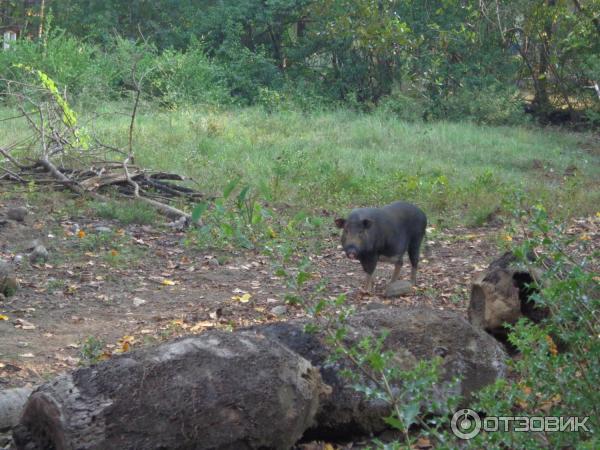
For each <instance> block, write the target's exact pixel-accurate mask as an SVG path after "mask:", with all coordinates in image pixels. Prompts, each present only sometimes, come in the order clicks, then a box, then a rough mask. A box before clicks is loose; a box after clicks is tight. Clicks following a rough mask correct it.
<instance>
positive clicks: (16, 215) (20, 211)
mask: <svg viewBox="0 0 600 450" xmlns="http://www.w3.org/2000/svg"><path fill="white" fill-rule="evenodd" d="M28 212H29V211H27V208H25V207H24V206H17V207H15V208H10V209H9V210H8V211H7V212H6V217H8V218H9V219H11V220H14V221H17V222H23V221H24V220H25V216H26V215H27V213H28Z"/></svg>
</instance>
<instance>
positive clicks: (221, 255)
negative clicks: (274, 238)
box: [0, 186, 598, 389]
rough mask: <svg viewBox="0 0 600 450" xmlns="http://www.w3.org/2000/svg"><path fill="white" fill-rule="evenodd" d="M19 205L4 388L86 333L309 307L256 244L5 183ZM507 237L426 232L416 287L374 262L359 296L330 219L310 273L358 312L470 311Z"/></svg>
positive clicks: (140, 334)
mask: <svg viewBox="0 0 600 450" xmlns="http://www.w3.org/2000/svg"><path fill="white" fill-rule="evenodd" d="M1 187H2V186H0V192H1V190H2V189H1ZM13 206H26V207H27V208H28V210H29V214H28V216H27V217H26V218H25V221H24V222H22V223H21V222H16V221H11V220H8V221H5V223H4V225H0V258H1V259H4V260H5V261H9V262H13V264H14V265H15V269H16V274H17V277H18V280H19V283H20V288H19V290H18V291H17V294H16V295H15V296H13V297H10V298H8V299H4V300H3V301H0V315H3V316H5V317H4V318H5V320H0V389H5V388H9V387H19V386H24V385H36V384H39V383H41V382H43V381H45V380H47V379H49V378H51V377H52V376H54V375H55V374H57V373H59V372H62V371H65V370H69V369H72V368H76V367H78V365H80V364H81V363H83V362H85V358H86V356H89V352H90V350H89V345H88V346H87V350H86V346H84V345H83V344H84V342H86V340H87V342H88V344H89V343H90V342H93V341H90V340H89V339H90V338H93V339H94V340H96V342H97V341H101V342H102V343H103V344H104V345H103V347H102V350H101V351H102V352H103V353H104V356H103V357H109V356H110V354H111V353H115V352H121V351H126V350H128V349H130V348H136V347H138V346H141V345H145V344H148V343H152V342H159V341H162V340H164V339H166V338H169V337H174V336H178V335H181V334H186V333H198V332H201V331H203V330H205V329H210V328H213V327H220V328H226V329H231V328H237V327H241V326H247V325H252V324H257V323H262V322H267V321H274V320H287V319H291V318H296V317H302V316H304V315H305V312H304V311H303V309H302V308H301V307H299V306H292V305H287V306H285V307H283V305H285V301H284V296H285V294H286V292H289V289H288V288H287V287H286V280H285V279H283V278H280V277H277V276H275V275H274V273H275V271H274V267H273V264H272V262H271V261H270V260H269V258H268V257H267V256H265V255H264V254H263V253H262V252H261V251H260V250H254V251H245V252H235V253H234V252H229V253H228V252H222V251H221V252H216V253H215V252H211V251H206V250H202V249H200V248H198V247H197V246H194V245H191V246H190V245H186V243H185V240H186V234H185V232H175V231H173V230H172V229H169V228H167V227H165V225H164V224H162V225H157V226H147V225H146V226H141V225H128V226H123V225H122V224H119V223H116V222H113V221H107V220H95V219H90V218H86V217H68V216H66V215H65V214H64V213H61V214H58V213H56V212H55V209H56V208H55V206H56V205H55V204H54V201H47V202H43V201H42V202H36V203H35V204H28V203H27V201H26V198H25V195H23V196H19V195H14V194H12V195H10V196H6V195H4V196H3V195H2V194H1V193H0V217H1V216H2V215H3V214H4V213H5V212H6V210H7V209H8V208H10V207H13ZM596 222H597V221H596ZM0 223H2V222H1V221H0ZM98 227H107V228H110V230H111V231H112V232H114V233H115V236H123V238H124V239H125V238H127V239H126V242H128V246H127V247H120V246H119V243H118V242H117V241H115V242H114V247H115V248H114V249H111V250H108V251H107V250H106V249H104V248H100V249H99V248H87V249H86V248H85V246H82V242H84V240H85V242H88V243H91V244H90V246H91V247H93V244H94V242H96V241H94V237H95V236H96V235H100V234H101V231H98ZM79 230H82V231H79ZM101 230H102V228H101ZM502 235H503V232H502V230H501V229H500V228H499V227H486V228H477V229H463V228H456V229H452V230H449V231H444V232H439V231H436V232H434V233H430V235H429V248H430V254H428V255H427V256H424V257H423V259H422V261H421V267H420V271H419V280H418V287H417V288H416V289H414V290H413V292H411V293H409V294H407V295H404V296H402V297H399V298H395V299H386V298H384V297H383V295H382V293H383V291H384V288H385V283H386V281H387V279H388V278H389V277H390V276H391V272H392V266H391V265H386V264H381V265H380V266H379V267H378V269H377V272H376V275H377V285H376V290H375V295H370V296H369V295H365V294H362V293H361V292H360V290H359V287H360V286H361V284H362V281H363V273H362V270H361V268H360V265H359V264H357V263H354V262H352V261H350V260H348V259H346V258H345V257H344V255H343V253H342V252H341V249H340V248H339V237H338V233H337V230H335V228H334V227H333V224H332V226H331V233H330V235H329V237H328V238H326V240H325V242H323V243H322V246H321V247H322V248H324V249H325V250H324V251H322V252H321V253H320V254H314V255H309V257H310V259H311V261H312V263H313V264H312V268H311V272H312V274H313V282H316V281H317V280H319V279H326V280H328V289H327V291H326V292H327V295H330V296H335V295H338V294H340V293H347V294H348V297H349V299H350V301H351V302H353V303H354V305H355V306H356V307H357V309H359V310H360V309H363V308H368V307H369V305H371V304H373V303H396V304H401V303H412V304H417V303H426V304H428V305H431V306H433V307H435V308H450V309H456V310H459V311H462V312H464V311H465V310H466V307H467V304H468V297H469V289H470V280H471V278H472V277H473V276H474V275H476V274H477V273H479V272H481V271H483V270H484V269H485V268H486V267H487V265H488V264H489V263H490V262H491V261H492V260H493V259H494V258H495V257H496V256H498V255H499V252H500V250H498V243H499V242H501V238H502ZM597 235H598V233H597V223H596V235H595V236H597ZM34 239H38V240H39V241H40V242H42V243H43V244H44V245H45V246H46V247H47V249H48V251H49V254H50V257H49V259H48V261H47V262H46V263H38V264H31V263H30V262H29V260H28V258H27V251H26V249H27V247H28V246H30V242H31V241H32V240H34ZM109 244H111V243H109ZM109 246H110V245H109ZM99 247H101V246H99ZM19 255H22V260H21V261H20V263H19V259H20V258H21V256H19ZM111 258H112V259H111ZM409 273H410V268H409V265H408V264H406V265H405V267H404V268H403V272H402V277H403V278H404V279H408V277H409ZM244 294H249V295H250V297H249V298H248V296H247V295H244ZM278 306H279V308H277V307H278ZM274 308H275V309H274ZM86 352H87V353H86ZM82 359H83V360H82Z"/></svg>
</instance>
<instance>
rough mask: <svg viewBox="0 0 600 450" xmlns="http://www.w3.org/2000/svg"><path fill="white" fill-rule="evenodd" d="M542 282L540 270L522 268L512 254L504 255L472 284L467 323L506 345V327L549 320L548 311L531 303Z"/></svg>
mask: <svg viewBox="0 0 600 450" xmlns="http://www.w3.org/2000/svg"><path fill="white" fill-rule="evenodd" d="M541 278H542V272H541V271H540V270H539V269H537V268H535V267H522V266H520V265H519V264H518V263H517V261H516V258H515V257H514V255H513V254H512V253H511V252H507V253H505V254H504V255H502V256H501V257H500V258H498V259H497V260H495V261H493V262H492V263H491V264H490V265H489V267H488V269H487V270H486V271H485V272H483V273H481V274H479V275H478V276H477V277H476V278H475V279H474V280H473V285H472V287H471V299H470V302H469V309H468V316H469V322H471V324H472V325H473V326H475V327H477V328H480V329H483V330H485V331H486V332H488V333H489V334H491V335H493V336H494V337H496V338H497V339H499V340H500V341H502V342H506V338H507V334H508V329H507V328H506V324H511V325H512V324H515V323H517V321H518V320H519V319H520V318H522V317H527V318H529V319H530V320H532V321H534V322H539V321H541V320H542V319H544V318H546V317H548V315H549V311H548V310H547V309H545V308H540V307H537V306H536V305H535V303H534V302H533V300H531V296H532V295H533V294H534V293H535V292H536V288H535V284H536V281H538V282H539V280H541Z"/></svg>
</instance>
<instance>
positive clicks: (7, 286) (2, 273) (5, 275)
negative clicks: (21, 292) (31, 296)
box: [0, 259, 19, 297]
mask: <svg viewBox="0 0 600 450" xmlns="http://www.w3.org/2000/svg"><path fill="white" fill-rule="evenodd" d="M18 286H19V284H18V283H17V277H16V276H15V273H14V271H13V268H12V266H11V265H10V264H9V263H7V262H6V261H4V260H2V259H0V294H3V295H4V296H5V297H10V296H12V295H14V294H15V292H16V291H17V288H18Z"/></svg>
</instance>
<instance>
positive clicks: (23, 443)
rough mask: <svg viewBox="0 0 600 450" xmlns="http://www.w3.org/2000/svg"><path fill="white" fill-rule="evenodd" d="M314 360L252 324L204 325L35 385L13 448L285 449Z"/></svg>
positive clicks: (315, 381) (311, 395)
mask: <svg viewBox="0 0 600 450" xmlns="http://www.w3.org/2000/svg"><path fill="white" fill-rule="evenodd" d="M328 391H329V388H328V387H327V386H326V385H324V384H323V382H322V381H321V376H320V375H319V371H318V369H316V368H314V367H313V366H312V365H311V364H310V363H309V362H308V361H307V360H305V359H304V358H302V357H300V356H299V355H298V354H296V353H294V352H292V351H290V350H289V349H288V348H287V347H285V346H283V345H281V344H279V343H277V342H274V341H272V340H270V339H267V338H265V337H264V336H262V335H258V334H256V333H254V332H251V331H245V332H243V331H242V332H236V333H226V332H221V331H210V332H207V333H205V334H202V335H200V336H193V337H187V338H183V339H180V340H176V341H173V342H169V343H166V344H163V345H160V346H158V347H149V348H145V349H141V350H138V351H134V352H130V353H127V354H124V355H122V356H120V357H116V358H114V359H111V360H108V361H105V362H103V363H101V364H98V365H96V366H92V367H87V368H82V369H78V370H76V371H74V372H72V373H68V374H64V375H60V376H59V377H57V378H56V379H54V380H52V381H50V382H48V383H45V384H43V385H42V386H40V387H39V388H37V389H36V390H35V391H34V392H33V394H32V395H31V396H30V397H29V400H28V402H27V403H26V405H25V408H24V411H23V414H22V416H21V420H20V423H19V425H18V426H17V427H16V428H15V430H14V433H13V435H14V438H15V443H16V446H17V448H18V449H27V450H35V449H49V448H52V449H56V450H63V449H64V450H66V449H68V450H72V449H78V450H92V449H93V450H106V449H192V448H193V449H215V448H218V449H232V450H233V449H236V450H238V449H240V450H244V449H260V448H273V449H287V448H290V447H291V446H292V445H293V444H294V443H295V442H296V441H297V440H298V439H299V438H300V437H301V436H302V434H303V432H304V431H305V430H306V429H307V428H308V427H310V426H311V425H313V423H314V418H315V414H316V412H317V410H318V407H319V397H320V395H322V394H324V393H326V392H328Z"/></svg>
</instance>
